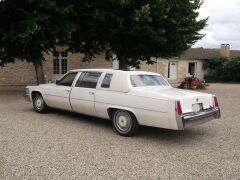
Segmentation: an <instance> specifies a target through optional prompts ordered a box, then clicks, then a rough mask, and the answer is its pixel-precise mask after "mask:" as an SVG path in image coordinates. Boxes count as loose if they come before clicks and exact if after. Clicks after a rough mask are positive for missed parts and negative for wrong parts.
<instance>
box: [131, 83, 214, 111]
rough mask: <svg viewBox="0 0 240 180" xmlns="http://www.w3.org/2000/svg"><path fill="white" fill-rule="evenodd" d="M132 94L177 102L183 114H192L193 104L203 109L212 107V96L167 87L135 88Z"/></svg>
mask: <svg viewBox="0 0 240 180" xmlns="http://www.w3.org/2000/svg"><path fill="white" fill-rule="evenodd" d="M133 92H134V93H135V94H138V95H142V96H147V97H151V98H157V99H168V100H175V101H177V100H179V101H180V103H181V106H182V111H183V113H190V112H193V105H194V104H200V105H201V106H202V108H203V109H208V108H211V107H213V95H211V94H207V93H201V92H196V91H190V90H183V89H177V88H172V87H169V86H167V87H166V86H162V87H159V86H156V87H153V86H151V87H139V88H135V89H134V90H133Z"/></svg>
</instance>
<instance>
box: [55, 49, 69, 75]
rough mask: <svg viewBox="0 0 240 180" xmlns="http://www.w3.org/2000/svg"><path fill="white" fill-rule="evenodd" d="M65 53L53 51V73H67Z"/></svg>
mask: <svg viewBox="0 0 240 180" xmlns="http://www.w3.org/2000/svg"><path fill="white" fill-rule="evenodd" d="M67 69H68V68H67V53H66V52H54V53H53V74H65V73H67Z"/></svg>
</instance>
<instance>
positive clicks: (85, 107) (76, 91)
mask: <svg viewBox="0 0 240 180" xmlns="http://www.w3.org/2000/svg"><path fill="white" fill-rule="evenodd" d="M101 74H102V73H101V72H96V71H88V72H82V73H81V75H80V76H79V78H78V80H77V82H76V84H75V86H74V87H73V88H72V91H71V95H70V102H71V105H72V108H73V110H74V111H75V112H78V113H83V114H87V115H92V116H95V115H96V111H95V103H94V101H95V92H96V86H97V83H98V80H99V78H100V76H101Z"/></svg>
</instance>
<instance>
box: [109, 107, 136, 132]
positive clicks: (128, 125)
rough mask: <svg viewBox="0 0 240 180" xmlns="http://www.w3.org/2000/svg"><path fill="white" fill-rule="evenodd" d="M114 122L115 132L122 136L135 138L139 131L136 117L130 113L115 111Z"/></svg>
mask: <svg viewBox="0 0 240 180" xmlns="http://www.w3.org/2000/svg"><path fill="white" fill-rule="evenodd" d="M112 120H113V127H114V129H115V131H116V132H117V133H118V134H120V135H121V136H133V135H134V134H136V133H137V132H138V130H139V124H138V122H137V119H136V117H135V116H134V115H133V114H132V113H130V112H128V111H125V110H116V111H114V113H113V116H112Z"/></svg>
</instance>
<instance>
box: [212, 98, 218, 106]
mask: <svg viewBox="0 0 240 180" xmlns="http://www.w3.org/2000/svg"><path fill="white" fill-rule="evenodd" d="M213 99H214V105H213V106H214V107H219V104H218V100H217V97H216V96H214V98H213Z"/></svg>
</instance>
